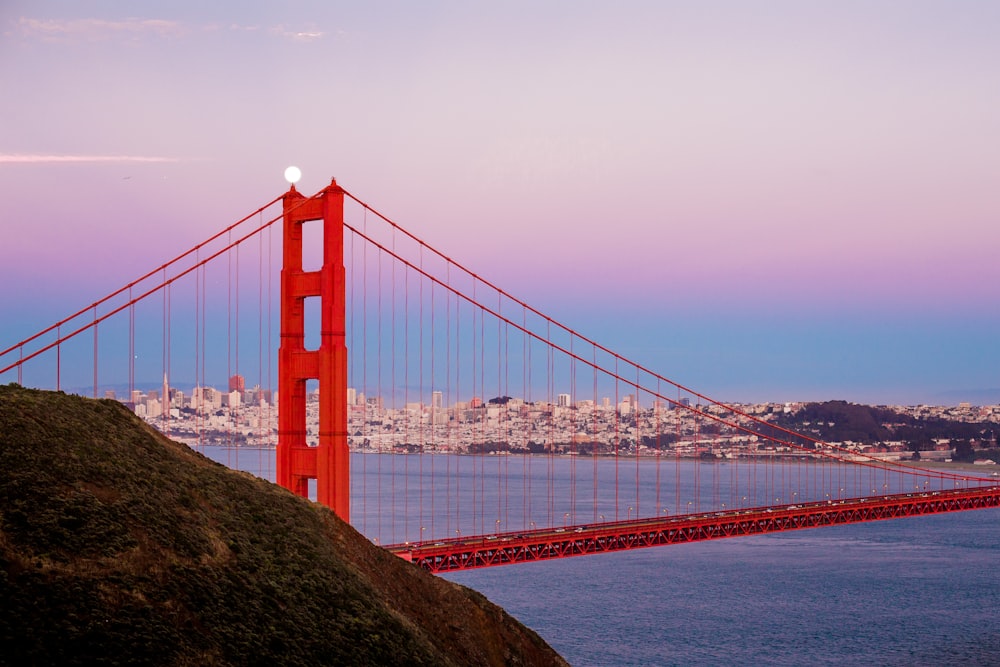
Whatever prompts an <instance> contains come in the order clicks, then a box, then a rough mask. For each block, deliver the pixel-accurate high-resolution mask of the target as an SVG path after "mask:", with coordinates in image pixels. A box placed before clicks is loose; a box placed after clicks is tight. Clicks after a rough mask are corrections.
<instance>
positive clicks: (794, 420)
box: [775, 401, 1000, 448]
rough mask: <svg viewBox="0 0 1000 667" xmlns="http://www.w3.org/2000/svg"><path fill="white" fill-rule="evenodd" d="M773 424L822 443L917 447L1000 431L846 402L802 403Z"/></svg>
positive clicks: (992, 426)
mask: <svg viewBox="0 0 1000 667" xmlns="http://www.w3.org/2000/svg"><path fill="white" fill-rule="evenodd" d="M775 424H777V425H780V426H782V427H784V428H788V429H791V430H793V431H796V432H798V433H805V434H808V435H812V436H814V437H816V438H818V439H820V440H823V441H826V442H844V441H852V442H863V443H879V442H886V441H890V440H898V441H903V442H906V443H909V444H913V445H914V446H915V447H919V448H923V447H922V446H923V445H927V444H929V443H930V442H931V440H932V439H935V438H946V439H950V440H966V441H981V442H983V443H985V442H986V441H990V440H992V439H993V438H994V437H995V434H996V433H997V432H998V431H1000V425H998V424H996V423H994V422H990V421H983V422H965V421H962V422H960V421H953V420H951V419H946V418H943V417H935V418H930V417H925V418H920V419H917V418H915V417H912V416H909V415H905V414H901V413H899V412H897V411H896V410H893V409H891V408H885V407H874V406H870V405H859V404H857V403H848V402H847V401H825V402H823V403H806V404H805V405H803V406H802V407H801V409H799V410H797V411H794V412H790V413H787V414H780V415H777V417H776V419H775Z"/></svg>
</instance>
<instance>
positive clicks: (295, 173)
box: [285, 167, 302, 185]
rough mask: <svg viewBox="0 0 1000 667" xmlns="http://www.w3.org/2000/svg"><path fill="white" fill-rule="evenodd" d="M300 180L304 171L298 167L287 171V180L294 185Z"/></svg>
mask: <svg viewBox="0 0 1000 667" xmlns="http://www.w3.org/2000/svg"><path fill="white" fill-rule="evenodd" d="M300 178H302V170H301V169H299V168H298V167H289V168H288V169H285V180H286V181H288V182H289V183H291V184H292V185H295V184H296V183H298V182H299V179H300Z"/></svg>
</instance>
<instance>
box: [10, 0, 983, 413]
mask: <svg viewBox="0 0 1000 667" xmlns="http://www.w3.org/2000/svg"><path fill="white" fill-rule="evenodd" d="M136 12H139V13H138V14H137V13H136ZM998 24H1000V7H996V6H994V5H992V4H990V3H979V2H959V3H955V4H951V5H949V6H948V7H938V6H936V5H933V4H922V3H917V4H914V3H893V2H885V3H877V4H875V5H871V4H867V3H837V4H835V5H834V4H829V5H814V6H809V7H803V6H800V5H798V4H796V3H778V4H776V5H770V6H769V9H768V11H762V10H761V9H760V8H752V7H747V6H744V5H741V4H738V3H723V4H722V5H721V6H719V7H718V8H717V11H716V10H710V9H708V8H705V7H699V6H686V5H681V4H675V3H662V4H652V5H650V4H646V3H627V4H626V5H623V6H621V7H617V6H616V7H615V8H612V7H609V6H605V5H603V4H601V3H575V4H574V5H572V7H569V6H564V5H560V4H557V3H548V4H543V5H540V6H538V5H536V4H523V5H505V6H503V7H474V8H473V7H456V6H452V5H448V4H445V3H432V4H431V5H427V6H424V7H421V8H419V9H418V8H412V7H408V6H405V5H403V6H396V5H391V4H390V5H379V6H365V7H355V6H352V5H346V4H345V5H338V4H336V3H333V4H328V3H318V2H306V3H302V4H301V5H298V6H296V7H295V8H291V9H290V8H277V7H272V6H270V5H268V4H265V3H260V4H256V3H252V4H250V5H244V4H240V5H235V4H226V3H224V4H222V5H218V6H213V7H210V8H205V7H203V6H201V5H199V4H196V3H188V2H181V3H174V4H171V5H163V6H150V7H144V8H142V9H141V10H139V9H137V8H133V7H129V8H121V7H118V6H116V5H114V4H98V5H91V6H89V7H79V6H77V5H76V4H74V3H65V2H54V1H43V2H38V3H27V2H19V1H15V2H13V3H7V4H5V6H4V7H3V8H2V9H0V33H2V34H3V39H2V40H0V84H2V85H3V88H4V90H5V91H9V94H7V95H5V96H4V100H3V101H0V118H2V119H3V121H4V123H3V125H4V127H5V128H6V131H5V132H3V133H2V134H0V180H2V182H3V183H4V186H5V187H4V190H5V194H6V196H5V198H4V200H3V202H2V203H0V228H2V230H3V237H4V243H2V244H0V280H2V281H3V283H4V284H5V285H8V286H14V285H27V286H30V288H28V289H12V288H10V287H8V288H5V289H4V290H2V293H0V311H2V312H3V313H4V314H5V316H4V317H3V321H2V322H0V340H2V341H3V343H4V344H5V345H4V346H5V347H6V344H13V343H15V342H17V341H18V340H20V339H22V338H24V337H26V336H29V335H31V334H33V333H35V332H36V331H38V330H40V329H42V328H44V327H45V326H48V325H49V324H51V323H52V322H54V321H56V320H57V319H59V318H60V317H63V316H65V315H66V314H68V313H70V312H73V311H75V310H77V309H78V308H80V307H81V306H83V305H85V304H87V303H91V302H92V301H93V300H94V299H95V298H97V297H99V296H101V295H103V294H106V293H107V292H109V291H110V290H113V289H116V288H118V287H120V286H121V285H122V284H124V283H126V282H128V281H129V280H132V279H133V278H134V277H135V276H137V275H140V274H142V273H144V272H145V271H147V270H148V269H150V268H151V267H153V266H157V265H159V264H160V263H162V262H163V261H164V260H165V259H168V258H169V257H172V256H173V255H174V254H176V252H179V251H183V250H185V249H187V248H189V247H191V246H192V245H193V244H194V243H198V242H199V241H201V240H202V239H204V238H205V237H207V236H208V235H209V234H211V233H214V232H215V231H217V230H219V229H221V228H222V227H224V226H226V225H228V224H230V223H231V222H233V221H234V220H236V219H238V218H240V217H242V216H243V215H245V214H246V213H248V212H249V211H251V210H253V209H254V208H256V207H257V206H259V205H260V204H262V203H264V202H266V201H268V200H270V199H271V198H272V197H274V196H276V195H278V194H280V193H281V192H282V191H283V190H284V189H285V188H286V187H287V185H286V184H285V183H284V181H283V180H282V178H281V175H282V172H283V170H284V168H285V167H286V166H288V165H289V164H296V165H298V166H299V167H301V168H302V170H303V174H304V175H303V180H302V183H301V184H300V185H299V188H300V190H302V191H303V192H307V193H311V192H313V191H315V190H318V189H319V188H321V187H323V186H324V185H326V184H327V183H328V182H329V179H330V177H331V176H336V177H337V179H338V182H340V183H341V184H342V185H343V186H344V187H345V188H347V189H348V190H349V191H351V192H352V193H354V194H356V195H357V196H359V197H360V198H362V199H363V200H365V201H368V202H369V203H371V204H372V205H373V206H374V207H375V208H377V209H379V210H381V211H384V212H386V213H387V214H389V215H390V217H392V218H393V219H395V220H397V221H398V222H400V223H401V224H402V225H403V226H405V227H406V228H407V229H410V230H411V231H414V232H415V233H418V234H419V235H420V236H421V237H422V238H425V239H426V240H428V241H429V242H430V243H432V244H433V245H434V246H435V247H437V248H439V249H441V250H442V251H444V252H445V253H447V254H448V255H449V256H453V257H455V258H456V259H458V260H459V261H461V262H462V263H463V264H464V265H466V266H469V267H471V268H473V269H475V270H476V271H477V272H478V273H480V274H481V275H483V276H486V277H487V278H489V279H490V280H491V281H493V282H495V283H496V284H498V285H501V286H502V287H504V289H506V290H508V291H509V292H511V293H512V294H514V295H516V296H518V297H519V298H523V299H524V300H526V301H528V302H529V303H531V304H532V305H533V306H535V307H537V308H539V310H541V311H543V312H545V313H547V314H549V315H551V316H552V317H553V318H555V319H557V320H559V321H561V322H563V323H565V324H568V325H572V326H573V327H574V328H575V329H576V330H578V331H581V332H582V333H584V334H585V335H587V336H588V337H590V338H592V339H594V340H596V341H599V342H601V343H602V344H605V345H607V346H608V347H610V348H611V349H614V350H615V351H617V352H619V353H620V354H622V355H624V356H626V357H629V358H631V359H634V360H635V361H637V362H640V363H642V364H643V365H645V366H647V367H649V368H652V369H654V370H656V371H657V372H659V373H661V374H663V375H665V376H667V377H670V378H672V379H675V380H677V381H678V382H681V383H683V384H685V385H686V386H690V387H692V388H694V389H696V390H698V391H701V392H704V393H706V394H708V395H710V396H713V397H716V398H718V399H720V400H724V401H746V402H751V401H762V402H763V401H776V402H781V401H808V400H827V399H845V400H850V401H853V402H859V403H878V404H916V403H927V404H954V403H958V402H963V401H965V402H972V403H978V404H993V403H997V402H1000V346H997V345H996V344H995V342H994V339H995V335H996V331H997V330H998V327H1000V310H998V308H997V305H996V304H997V301H998V296H1000V295H998V293H997V290H998V287H997V285H1000V263H998V262H996V261H995V258H994V257H993V256H994V255H995V250H994V248H996V247H997V246H998V245H1000V243H998V242H1000V224H998V221H1000V201H998V200H997V198H996V197H995V196H994V194H993V189H994V187H995V186H994V185H993V183H994V181H996V177H997V176H998V175H1000V151H998V150H996V149H997V143H996V142H997V137H1000V118H998V117H997V116H996V114H995V113H994V112H995V109H996V108H998V104H997V103H998V102H1000V99H998V97H1000V92H998V90H997V89H996V86H995V85H994V83H993V82H994V81H995V76H996V74H997V69H998V67H1000V45H998V44H997V43H996V40H995V39H994V35H995V33H996V27H997V25H998ZM54 193H58V196H55V194H54ZM484 240H485V241H486V242H484ZM107 257H113V258H114V259H115V261H113V262H111V261H105V260H104V258H107ZM95 258H100V259H98V260H96V261H95Z"/></svg>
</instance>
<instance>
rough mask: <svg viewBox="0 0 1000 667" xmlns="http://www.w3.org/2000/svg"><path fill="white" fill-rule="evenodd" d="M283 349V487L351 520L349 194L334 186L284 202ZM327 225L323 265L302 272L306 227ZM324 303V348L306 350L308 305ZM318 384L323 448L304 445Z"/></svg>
mask: <svg viewBox="0 0 1000 667" xmlns="http://www.w3.org/2000/svg"><path fill="white" fill-rule="evenodd" d="M283 199H284V246H283V248H284V261H283V264H282V269H281V347H280V348H279V350H278V452H277V479H278V484H280V485H281V486H283V487H285V488H286V489H290V490H291V491H292V492H294V493H297V494H299V495H300V496H307V495H308V492H309V480H310V479H315V480H316V499H317V500H318V501H319V502H320V503H322V504H323V505H326V506H327V507H330V508H331V509H332V510H333V511H334V512H335V513H336V514H337V516H339V517H340V518H342V519H343V520H344V521H349V520H350V483H349V480H350V467H349V466H350V458H349V454H348V450H347V344H346V341H345V332H346V326H345V321H346V319H347V318H346V307H345V287H344V280H345V275H344V273H345V272H344V191H343V190H342V189H341V188H340V186H338V185H337V181H336V180H333V181H331V182H330V185H329V186H328V187H327V188H325V189H324V190H323V191H322V192H320V193H319V194H317V195H316V196H314V197H311V198H306V197H305V196H303V195H301V194H299V193H298V192H296V190H295V186H294V185H292V187H291V188H290V189H289V191H288V192H287V193H285V195H284V198H283ZM312 220H322V221H323V265H322V267H321V268H320V270H319V271H304V270H303V269H302V225H303V223H306V222H309V221H312ZM317 296H318V297H319V298H320V308H321V312H322V316H321V318H320V319H321V322H320V327H321V331H320V344H319V348H318V349H316V350H307V349H306V346H305V300H306V298H308V297H317ZM311 379H316V380H319V445H318V446H317V447H310V446H309V445H308V443H307V442H306V381H307V380H311Z"/></svg>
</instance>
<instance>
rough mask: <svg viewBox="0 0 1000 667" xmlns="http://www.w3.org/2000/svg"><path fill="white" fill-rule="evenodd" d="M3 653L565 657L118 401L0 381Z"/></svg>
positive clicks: (380, 661)
mask: <svg viewBox="0 0 1000 667" xmlns="http://www.w3.org/2000/svg"><path fill="white" fill-rule="evenodd" d="M0 664H8V665H15V664H18V665H19V664H62V665H71V664H86V665H95V664H129V665H143V664H149V665H163V664H171V665H226V664H234V665H278V664H281V665H324V664H325V665H561V664H565V662H564V661H563V660H562V659H561V658H559V656H558V655H556V654H555V652H553V651H552V650H551V649H550V648H549V647H548V646H547V645H546V644H545V643H544V642H543V641H542V640H541V639H540V638H539V637H538V636H537V635H536V634H535V633H534V632H532V631H531V630H529V629H527V628H525V627H524V626H522V625H521V624H519V623H518V622H517V621H515V620H514V619H512V618H511V617H510V616H508V615H507V614H506V613H505V612H504V611H503V610H502V609H500V608H499V607H497V606H495V605H493V604H491V603H490V602H488V601H487V600H486V599H485V598H484V597H483V596H481V595H479V594H478V593H476V592H474V591H471V590H469V589H466V588H463V587H461V586H458V585H455V584H452V583H450V582H448V581H445V580H443V579H438V578H435V577H432V576H430V575H428V574H426V573H425V572H423V571H421V570H419V569H418V568H416V567H414V566H412V565H410V564H408V563H405V562H403V561H401V560H399V559H398V558H396V557H395V556H391V555H389V554H388V553H386V552H384V551H382V550H381V549H379V548H378V547H376V546H374V545H372V544H371V543H370V542H369V541H368V540H366V539H364V538H363V537H362V536H361V535H360V534H358V533H357V532H356V531H355V530H354V529H352V528H351V527H350V526H348V525H346V524H345V523H343V522H342V521H340V520H339V519H338V518H337V517H335V516H334V515H333V514H332V513H331V512H329V511H328V510H327V509H325V508H323V507H320V506H318V505H315V504H313V503H310V502H308V501H306V500H304V499H302V498H298V497H296V496H294V495H292V494H291V493H289V492H286V491H285V490H283V489H280V488H278V487H276V486H275V485H273V484H270V483H267V482H264V481H262V480H259V479H257V478H255V477H253V476H251V475H248V474H243V473H237V472H233V471H231V470H228V469H226V468H225V467H223V466H220V465H218V464H216V463H214V462H212V461H210V460H208V459H206V458H205V457H203V456H201V455H199V454H197V453H195V452H193V451H191V450H190V449H189V448H187V447H185V446H184V445H180V444H177V443H174V442H171V441H169V440H167V439H166V438H164V437H163V436H162V435H160V434H159V433H157V432H156V431H155V430H153V429H151V428H149V427H148V426H146V425H145V424H143V423H142V422H141V421H140V420H138V419H137V418H135V417H134V416H133V415H132V414H131V413H130V412H129V411H128V410H127V409H126V408H125V407H124V406H122V405H120V404H119V403H116V402H114V401H107V400H102V401H95V400H89V399H83V398H79V397H74V396H67V395H65V394H61V393H51V392H41V391H34V390H28V389H23V388H21V387H18V386H15V385H8V386H5V387H0Z"/></svg>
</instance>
